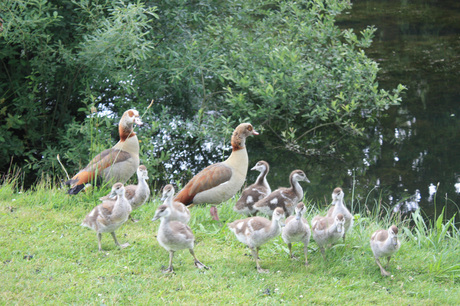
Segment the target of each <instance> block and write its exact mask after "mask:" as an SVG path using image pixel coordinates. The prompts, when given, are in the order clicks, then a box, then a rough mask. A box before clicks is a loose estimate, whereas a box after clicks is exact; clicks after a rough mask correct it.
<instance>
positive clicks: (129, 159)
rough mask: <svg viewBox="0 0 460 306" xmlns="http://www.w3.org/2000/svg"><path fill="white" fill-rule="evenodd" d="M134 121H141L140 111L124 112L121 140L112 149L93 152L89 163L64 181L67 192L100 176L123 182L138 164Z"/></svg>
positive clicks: (134, 171)
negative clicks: (97, 152) (96, 153)
mask: <svg viewBox="0 0 460 306" xmlns="http://www.w3.org/2000/svg"><path fill="white" fill-rule="evenodd" d="M134 124H137V125H142V121H141V119H140V117H139V112H138V111H137V110H135V109H130V110H127V111H126V112H124V114H123V116H122V117H121V119H120V123H119V124H118V132H119V136H120V141H119V142H118V143H117V144H116V145H114V146H113V147H112V148H111V149H107V150H104V151H102V152H101V153H100V154H98V155H96V157H94V158H93V159H92V160H91V161H90V162H89V164H88V165H87V166H86V167H85V168H83V169H82V170H80V171H79V172H78V173H77V174H76V175H75V176H74V177H72V178H71V179H70V180H68V181H67V182H65V183H64V184H66V185H70V187H71V188H70V189H69V191H68V193H69V194H77V193H79V192H80V191H81V190H82V189H83V188H84V187H85V184H87V183H91V182H93V181H96V179H102V180H103V181H104V182H121V183H123V184H124V183H126V182H127V181H128V180H129V179H130V178H131V176H132V175H133V174H134V173H136V170H137V168H138V167H139V140H138V139H137V136H136V133H135V132H134V127H133V126H134Z"/></svg>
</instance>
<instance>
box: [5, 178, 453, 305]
mask: <svg viewBox="0 0 460 306" xmlns="http://www.w3.org/2000/svg"><path fill="white" fill-rule="evenodd" d="M46 185H47V184H46V183H43V184H41V185H40V186H38V187H36V188H35V189H34V190H31V191H26V192H19V190H18V189H17V188H16V187H15V182H14V181H11V180H10V181H8V180H6V181H5V182H4V183H3V185H1V187H0V266H1V269H0V271H1V272H0V273H1V277H0V278H1V280H2V284H1V289H0V303H1V304H20V305H31V304H32V305H36V304H67V303H72V304H94V305H102V304H105V305H111V304H128V303H129V304H131V303H132V304H143V305H146V304H159V303H168V304H179V303H180V304H183V303H185V304H204V303H206V304H224V303H225V304H229V303H234V304H275V303H288V304H306V303H310V304H326V303H327V304H360V305H362V304H391V305H395V304H406V305H407V304H423V305H430V304H458V302H459V301H460V282H459V276H460V259H459V258H460V257H459V255H458V254H459V251H460V249H459V248H460V247H459V245H460V243H459V242H460V239H459V237H460V235H459V232H458V229H457V228H455V227H454V225H453V224H454V222H453V220H442V219H441V220H440V221H439V220H436V224H433V226H432V227H430V226H425V223H424V220H423V218H422V217H421V215H420V214H418V213H417V214H416V215H415V216H414V220H413V221H411V222H409V221H403V222H397V221H395V220H390V217H383V219H382V218H381V217H380V216H381V215H382V216H383V214H381V211H380V210H375V211H373V212H369V211H363V212H355V213H356V217H357V219H356V220H355V227H354V229H353V232H352V233H351V234H349V235H347V241H346V243H345V244H339V245H336V246H334V247H333V248H332V249H328V250H326V255H327V262H324V261H323V259H322V256H321V252H320V251H319V250H318V249H317V245H316V243H315V242H314V241H311V242H310V244H309V262H310V265H309V266H308V267H307V268H305V267H304V266H303V259H304V258H303V251H302V250H303V249H302V245H301V244H294V247H293V248H294V252H295V255H297V256H298V257H299V260H297V261H296V260H291V259H289V258H288V249H287V247H286V245H285V244H284V243H283V241H282V239H281V237H278V238H275V239H274V240H272V241H270V242H269V243H267V244H265V245H264V246H263V247H262V249H261V251H260V258H261V265H262V267H263V268H268V269H269V270H270V273H268V274H259V273H257V271H256V269H255V262H254V261H253V259H252V257H251V256H249V255H250V252H249V250H248V249H247V248H245V246H244V245H242V244H241V243H239V242H238V241H237V240H236V238H235V237H234V236H233V234H232V233H231V232H230V231H229V230H228V228H227V226H226V225H225V223H226V222H229V221H233V220H235V219H238V218H240V216H239V215H237V214H236V213H234V212H233V210H232V206H233V205H234V203H235V201H234V200H230V201H228V202H226V203H223V204H222V205H220V206H219V207H218V209H219V215H220V217H221V219H222V220H223V221H221V222H216V221H212V220H211V218H210V215H209V207H206V206H198V207H193V208H191V212H192V215H193V217H192V220H191V223H190V226H191V228H192V230H193V231H194V233H195V238H196V240H197V245H196V247H195V253H196V255H197V257H198V258H199V259H200V260H201V261H202V262H203V263H204V264H206V265H207V266H209V267H210V269H209V270H207V271H200V270H198V269H196V268H195V267H194V266H193V260H192V257H191V256H190V254H189V253H188V251H186V250H183V251H179V252H177V253H176V256H175V258H174V267H175V272H176V273H175V274H173V275H165V274H163V273H162V272H161V269H162V268H164V267H165V266H167V264H168V253H167V252H166V251H165V250H164V249H163V248H162V247H161V246H160V245H159V244H158V242H157V240H156V238H155V235H156V231H157V229H158V226H159V222H151V221H150V220H151V218H152V217H153V215H154V212H155V209H156V207H157V206H158V205H159V204H160V202H159V200H158V197H153V199H151V200H150V201H149V202H148V203H147V204H145V205H144V206H143V207H141V208H140V209H139V210H137V211H135V212H134V213H133V216H134V217H135V218H136V219H139V220H140V221H139V222H137V223H133V222H130V221H128V222H127V223H126V224H125V225H123V226H122V227H121V228H120V229H119V230H118V231H117V236H118V240H119V242H120V243H121V244H122V243H126V242H129V243H130V244H131V246H129V247H128V248H126V249H122V250H120V249H118V248H116V247H115V245H114V243H113V240H112V237H111V236H110V234H103V237H102V247H103V249H104V250H105V251H104V252H98V251H97V238H96V234H95V233H94V232H93V231H91V230H89V229H87V228H84V227H82V226H80V223H81V221H82V220H83V218H84V216H85V215H86V214H87V213H88V212H89V211H90V210H91V209H92V208H93V207H94V206H95V205H97V204H98V197H99V196H100V195H102V194H104V193H105V192H106V191H108V190H102V191H97V190H96V191H94V192H88V193H86V194H83V193H82V194H79V195H77V196H69V195H67V194H65V191H64V190H59V189H56V188H49V187H47V186H46ZM347 202H349V201H347ZM307 206H309V207H310V209H309V214H308V216H307V219H308V220H309V221H311V219H312V218H313V217H314V215H316V214H317V213H319V212H321V213H325V209H324V208H323V209H321V211H319V210H318V208H317V207H316V205H315V204H313V203H307ZM390 222H396V224H397V225H398V226H399V227H400V229H402V231H401V232H402V246H401V249H400V251H399V252H398V253H397V254H396V255H395V256H394V257H393V258H392V260H391V264H390V268H389V269H388V270H389V271H390V272H391V273H392V274H393V276H392V277H388V278H384V277H382V276H381V275H380V271H379V269H378V267H377V265H376V264H375V262H374V259H373V257H372V251H371V249H370V247H369V237H370V236H371V234H372V232H374V231H375V230H376V229H379V228H387V227H388V225H389V224H390ZM385 262H386V261H385Z"/></svg>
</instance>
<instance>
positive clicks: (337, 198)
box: [331, 187, 345, 205]
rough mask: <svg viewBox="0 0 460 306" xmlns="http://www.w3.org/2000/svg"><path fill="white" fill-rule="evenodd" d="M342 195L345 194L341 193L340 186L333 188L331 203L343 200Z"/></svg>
mask: <svg viewBox="0 0 460 306" xmlns="http://www.w3.org/2000/svg"><path fill="white" fill-rule="evenodd" d="M344 195H345V194H344V193H343V190H342V188H340V187H337V188H335V189H334V191H333V192H332V203H331V205H335V203H336V202H337V201H341V200H343V196H344Z"/></svg>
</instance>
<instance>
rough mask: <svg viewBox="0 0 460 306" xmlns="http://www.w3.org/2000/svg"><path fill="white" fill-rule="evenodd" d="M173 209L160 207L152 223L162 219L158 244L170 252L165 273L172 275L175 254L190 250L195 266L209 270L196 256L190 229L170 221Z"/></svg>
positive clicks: (164, 206) (193, 238) (182, 224)
mask: <svg viewBox="0 0 460 306" xmlns="http://www.w3.org/2000/svg"><path fill="white" fill-rule="evenodd" d="M170 215H171V208H170V207H169V206H168V205H164V204H163V205H160V206H158V208H157V210H156V212H155V216H154V217H153V219H152V221H155V220H158V219H161V221H160V227H159V228H158V234H157V240H158V243H159V244H160V245H161V246H162V247H163V248H165V249H166V250H167V251H168V252H169V266H168V268H167V269H166V270H164V271H163V272H165V273H172V272H174V268H173V265H172V261H173V257H174V252H176V251H179V250H183V249H188V250H189V251H190V254H192V256H193V259H194V260H195V266H196V267H197V268H199V269H203V268H204V269H208V267H206V266H205V265H204V264H202V263H201V262H200V261H199V260H198V259H197V258H196V256H195V252H194V251H193V248H194V242H195V237H194V236H193V232H192V230H191V229H190V227H189V226H188V225H186V224H184V223H182V222H179V221H173V220H170V218H169V217H170Z"/></svg>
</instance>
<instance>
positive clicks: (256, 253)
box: [251, 248, 268, 273]
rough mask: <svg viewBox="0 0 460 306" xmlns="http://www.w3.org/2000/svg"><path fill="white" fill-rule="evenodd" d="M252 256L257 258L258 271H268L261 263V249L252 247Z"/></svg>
mask: <svg viewBox="0 0 460 306" xmlns="http://www.w3.org/2000/svg"><path fill="white" fill-rule="evenodd" d="M251 252H252V256H253V257H254V259H255V260H256V267H257V272H259V273H268V270H265V269H262V268H261V267H260V264H259V251H258V250H257V248H251Z"/></svg>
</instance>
